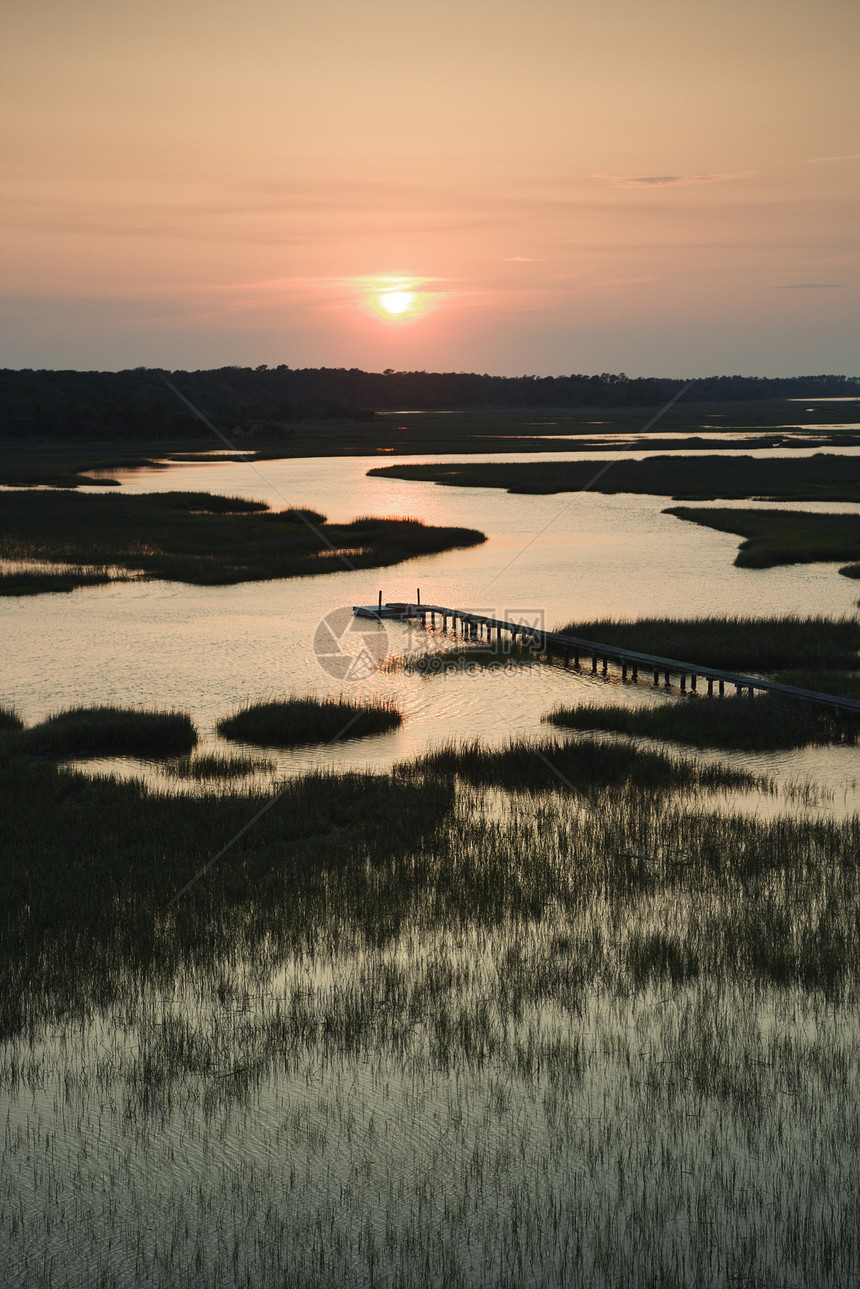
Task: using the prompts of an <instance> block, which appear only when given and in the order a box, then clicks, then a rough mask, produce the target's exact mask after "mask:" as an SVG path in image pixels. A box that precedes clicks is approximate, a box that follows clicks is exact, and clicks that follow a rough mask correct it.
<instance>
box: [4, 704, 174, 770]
mask: <svg viewBox="0 0 860 1289" xmlns="http://www.w3.org/2000/svg"><path fill="white" fill-rule="evenodd" d="M196 742H197V731H196V729H195V728H194V724H193V722H192V720H191V717H190V716H186V715H185V714H184V713H183V712H139V711H133V710H130V709H127V708H122V707H75V708H72V710H70V711H68V712H59V713H57V714H56V715H55V716H50V717H48V719H47V720H45V721H42V722H41V723H40V724H38V725H33V726H31V727H30V728H29V729H26V730H24V731H23V732H22V733H21V735H20V737H19V740H18V747H19V750H21V751H23V752H26V753H28V754H30V755H31V756H41V757H48V758H50V759H52V760H53V759H60V758H63V757H92V756H140V757H147V758H149V757H164V756H176V755H177V754H178V753H182V752H188V751H190V749H191V748H192V747H194V745H195V743H196Z"/></svg>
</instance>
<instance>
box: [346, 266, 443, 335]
mask: <svg viewBox="0 0 860 1289" xmlns="http://www.w3.org/2000/svg"><path fill="white" fill-rule="evenodd" d="M352 282H353V284H354V285H355V287H357V288H358V291H359V298H360V300H361V302H362V304H363V306H364V308H365V309H366V310H367V311H368V312H369V313H371V314H373V316H374V317H375V318H378V319H379V321H380V322H387V323H389V324H393V325H395V326H396V325H398V324H399V325H401V326H402V325H404V324H406V323H410V322H417V321H418V320H419V319H420V318H423V317H424V316H425V314H427V313H428V312H429V311H430V310H432V309H434V308H435V307H436V306H437V305H438V304H439V303H440V302H441V298H442V297H441V293H440V292H439V291H438V290H434V289H432V288H431V289H430V290H426V289H422V288H423V287H425V286H426V284H427V283H428V282H430V279H428V278H415V277H408V276H404V277H395V276H394V274H378V275H374V276H372V277H365V278H353V279H352Z"/></svg>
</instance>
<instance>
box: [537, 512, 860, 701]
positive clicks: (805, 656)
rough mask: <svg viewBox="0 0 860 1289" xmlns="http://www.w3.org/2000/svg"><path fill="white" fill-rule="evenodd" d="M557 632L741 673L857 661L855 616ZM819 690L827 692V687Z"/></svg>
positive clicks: (643, 623) (571, 627)
mask: <svg viewBox="0 0 860 1289" xmlns="http://www.w3.org/2000/svg"><path fill="white" fill-rule="evenodd" d="M708 513H711V512H708ZM558 630H559V631H561V632H563V633H567V634H569V635H575V636H579V637H581V638H582V639H586V640H594V641H597V642H599V643H600V644H614V645H618V646H619V647H620V648H622V649H635V650H636V651H637V652H639V653H650V654H657V655H659V656H660V657H663V658H675V659H678V660H679V661H681V662H692V663H698V664H700V665H701V666H703V667H718V668H722V669H723V670H725V671H737V672H743V673H744V674H746V673H753V674H755V673H762V672H763V673H766V674H770V673H773V672H775V671H777V670H783V671H785V670H789V669H790V670H792V671H793V672H794V673H795V674H800V673H801V672H808V671H815V670H817V671H819V672H821V673H823V672H825V671H826V670H828V669H831V668H833V669H837V670H838V669H851V670H853V669H856V667H857V664H858V660H860V618H856V617H852V618H848V617H845V618H836V619H833V618H822V617H813V616H812V615H810V616H808V617H803V616H801V615H799V614H786V615H784V616H782V617H778V618H749V617H741V616H740V615H738V616H732V615H725V616H721V617H698V618H636V619H623V618H622V619H619V618H596V619H591V620H589V621H585V622H571V623H569V624H568V625H567V626H564V627H559V628H558ZM822 679H824V677H823V675H822ZM804 687H805V688H810V689H811V688H815V686H813V685H807V686H804ZM822 688H823V689H825V690H826V688H827V686H826V684H822Z"/></svg>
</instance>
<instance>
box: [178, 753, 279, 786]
mask: <svg viewBox="0 0 860 1289" xmlns="http://www.w3.org/2000/svg"><path fill="white" fill-rule="evenodd" d="M274 769H275V762H274V761H268V760H265V759H263V758H261V757H254V756H220V755H219V754H218V753H217V752H211V753H209V754H208V755H206V756H183V757H180V758H179V759H178V760H176V761H171V762H169V764H167V765H165V766H164V767H163V770H164V773H165V774H169V775H170V776H171V777H172V778H176V779H200V780H210V779H238V778H243V777H244V776H246V775H250V774H257V773H261V772H263V771H266V770H274Z"/></svg>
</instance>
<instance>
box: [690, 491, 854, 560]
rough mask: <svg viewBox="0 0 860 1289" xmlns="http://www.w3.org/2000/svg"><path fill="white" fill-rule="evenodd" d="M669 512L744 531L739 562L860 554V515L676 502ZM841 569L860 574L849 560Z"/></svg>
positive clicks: (719, 528) (845, 557)
mask: <svg viewBox="0 0 860 1289" xmlns="http://www.w3.org/2000/svg"><path fill="white" fill-rule="evenodd" d="M665 513H666V514H667V515H675V516H676V518H678V519H684V520H686V521H687V522H688V523H692V524H699V525H701V526H702V527H704V528H715V529H716V530H717V531H718V532H722V533H737V534H738V535H739V536H742V537H743V538H744V539H745V540H744V541H742V542H741V544H740V547H739V549H738V553H737V556H736V557H735V564H736V565H737V566H738V567H739V568H774V567H775V566H777V565H780V564H814V563H819V562H826V563H838V562H841V561H842V560H856V559H858V558H860V515H853V514H848V515H845V514H831V515H828V514H816V513H813V512H811V511H798V510H733V509H719V508H713V509H712V508H708V509H706V510H705V509H701V510H697V509H696V508H694V507H690V506H674V507H672V508H671V509H670V510H667V511H666V512H665ZM855 570H857V571H855ZM839 572H840V573H842V574H843V576H845V577H858V576H860V565H856V564H855V565H847V566H846V567H844V568H840V570H839Z"/></svg>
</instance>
